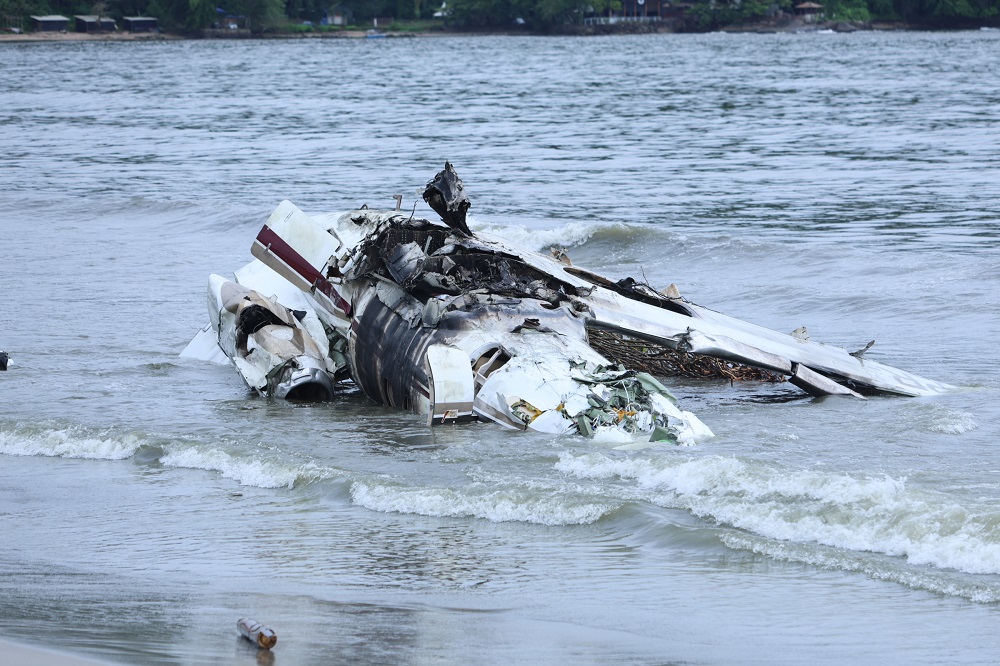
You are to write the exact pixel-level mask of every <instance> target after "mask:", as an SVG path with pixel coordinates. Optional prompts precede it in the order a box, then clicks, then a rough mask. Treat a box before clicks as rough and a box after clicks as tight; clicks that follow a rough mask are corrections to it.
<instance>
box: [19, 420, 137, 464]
mask: <svg viewBox="0 0 1000 666" xmlns="http://www.w3.org/2000/svg"><path fill="white" fill-rule="evenodd" d="M145 443H146V440H145V439H144V438H143V437H141V436H138V435H135V434H131V433H112V432H105V433H90V432H87V431H86V430H83V429H81V428H50V429H46V428H26V427H15V428H13V429H10V430H8V429H2V430H0V453H2V454H6V455H9V456H49V457H53V458H87V459H92V460H124V459H126V458H131V457H132V456H134V455H135V453H136V451H138V450H139V447H141V446H143V445H144V444H145Z"/></svg>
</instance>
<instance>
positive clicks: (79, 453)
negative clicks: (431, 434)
mask: <svg viewBox="0 0 1000 666" xmlns="http://www.w3.org/2000/svg"><path fill="white" fill-rule="evenodd" d="M141 450H145V451H146V452H147V453H148V454H149V458H150V459H151V460H154V461H156V462H159V463H160V464H162V465H163V466H164V467H173V468H181V469H201V470H207V471H212V472H218V473H219V474H220V475H221V476H222V477H223V478H226V479H231V480H233V481H235V482H237V483H238V484H240V485H243V486H255V487H258V488H281V487H286V488H291V487H293V486H295V485H296V484H299V483H311V482H315V481H320V480H324V479H329V478H335V477H337V476H338V475H339V474H340V470H336V469H333V468H326V467H321V466H318V465H315V464H313V463H310V462H298V463H297V462H294V461H289V460H287V459H286V457H284V456H281V455H280V454H277V453H270V452H265V451H255V452H252V453H239V452H232V453H231V452H227V451H226V450H224V448H223V447H221V446H217V445H215V446H213V445H207V444H205V443H203V442H196V441H189V440H178V439H165V438H159V437H155V436H150V435H142V434H137V433H132V432H115V431H100V432H98V431H91V430H88V429H86V428H83V427H79V426H73V427H67V428H44V427H24V426H18V427H14V428H11V429H7V428H0V454H3V455H9V456H47V457H52V458H80V459H89V460H126V459H129V458H132V457H134V456H136V455H137V454H139V453H140V451H141Z"/></svg>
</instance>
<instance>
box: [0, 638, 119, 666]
mask: <svg viewBox="0 0 1000 666" xmlns="http://www.w3.org/2000/svg"><path fill="white" fill-rule="evenodd" d="M0 662H3V663H4V664H5V666H95V664H107V663H108V662H105V661H97V660H95V659H87V658H86V657H77V656H74V655H71V654H66V653H65V652H57V651H55V650H48V649H44V648H37V647H32V646H29V645H24V644H22V643H11V642H8V641H4V640H0Z"/></svg>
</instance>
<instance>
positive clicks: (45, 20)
mask: <svg viewBox="0 0 1000 666" xmlns="http://www.w3.org/2000/svg"><path fill="white" fill-rule="evenodd" d="M68 26H69V19H68V18H66V17H65V16H60V15H59V14H50V15H47V16H32V17H31V29H32V30H34V31H35V32H59V31H61V30H65V29H66V28H67V27H68Z"/></svg>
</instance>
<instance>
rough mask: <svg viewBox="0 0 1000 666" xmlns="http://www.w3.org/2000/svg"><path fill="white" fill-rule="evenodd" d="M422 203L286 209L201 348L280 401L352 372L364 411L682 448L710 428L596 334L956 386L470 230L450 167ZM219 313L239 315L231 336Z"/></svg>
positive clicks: (852, 384)
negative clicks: (647, 440)
mask: <svg viewBox="0 0 1000 666" xmlns="http://www.w3.org/2000/svg"><path fill="white" fill-rule="evenodd" d="M424 199H425V200H426V201H427V202H428V203H429V204H430V205H431V207H432V208H434V210H435V211H436V212H438V214H439V215H441V218H442V220H443V221H444V224H442V223H441V222H434V221H430V220H425V219H417V218H414V217H413V216H412V215H407V214H405V213H403V212H401V211H399V210H398V209H397V210H369V209H362V210H355V211H350V212H347V213H343V214H339V215H324V216H315V217H311V216H308V215H306V214H305V213H303V212H302V211H300V210H299V209H298V208H296V207H295V206H294V205H292V204H291V203H290V202H287V201H285V202H282V203H281V204H280V205H279V206H278V208H277V209H276V210H275V211H274V213H273V214H272V215H271V216H270V218H269V219H268V220H267V222H266V224H265V225H264V227H263V228H262V229H261V231H260V233H259V234H258V236H257V238H256V240H255V242H254V244H253V247H252V250H251V251H252V253H253V255H254V256H255V257H256V258H257V261H255V262H253V263H251V264H250V265H248V266H247V267H245V268H244V269H241V270H240V271H238V272H237V273H236V284H234V283H229V284H230V285H233V286H227V287H226V292H225V293H226V294H228V295H229V298H228V299H227V298H224V297H222V296H221V295H219V294H221V293H222V291H223V286H224V285H225V280H224V279H223V278H219V277H218V276H213V277H212V278H211V282H210V290H209V291H210V297H209V308H210V311H212V312H213V316H212V325H210V326H209V327H206V329H205V331H204V332H203V333H202V334H200V335H202V336H207V337H208V338H212V339H213V341H214V344H216V348H221V349H222V350H223V351H224V352H225V355H226V356H227V357H228V358H230V359H231V360H232V361H233V362H234V364H235V365H236V366H237V368H238V369H239V370H240V372H241V374H243V376H244V378H245V379H247V382H248V384H250V385H251V386H253V387H254V388H256V389H257V390H259V391H260V392H262V393H264V394H269V395H274V396H275V397H282V394H281V391H284V395H286V396H288V397H296V396H295V392H296V391H298V392H299V394H300V396H306V395H307V394H309V393H310V391H309V390H307V388H306V387H307V386H308V385H310V384H311V383H313V382H315V383H317V384H322V386H320V387H318V388H316V389H315V390H314V391H313V393H314V394H315V395H316V396H320V397H322V396H323V395H324V394H325V393H326V389H325V386H326V383H327V380H326V379H325V378H324V375H325V376H326V377H328V378H334V379H335V378H339V377H342V376H345V375H347V374H348V373H349V374H350V376H351V377H352V378H353V380H354V382H355V383H356V384H357V385H358V386H359V387H360V388H361V389H362V390H363V391H364V392H365V394H366V395H368V396H369V397H371V398H372V399H374V400H376V401H377V402H379V403H381V404H385V405H390V406H394V407H398V408H400V409H406V410H411V411H414V412H417V413H420V414H424V415H426V416H427V419H428V422H429V423H432V424H438V423H445V422H459V421H466V420H472V419H481V420H489V421H495V422H497V423H500V424H502V425H505V426H508V427H512V428H521V429H525V428H530V429H533V430H538V431H542V432H551V433H568V432H579V433H581V434H585V435H593V434H602V435H604V436H611V437H620V438H631V437H633V436H635V435H637V434H644V435H646V436H647V437H651V438H652V439H657V440H671V441H677V442H682V443H687V442H693V441H696V440H698V439H699V438H702V437H708V436H711V432H710V431H709V429H708V428H706V427H705V426H704V425H703V424H702V423H701V422H700V421H699V420H698V419H697V417H695V416H694V415H693V414H691V413H689V412H685V411H683V410H681V409H680V408H679V407H678V406H677V405H676V401H675V400H674V399H673V396H671V395H670V393H669V391H668V390H667V389H666V388H665V387H664V386H663V385H662V384H661V383H660V382H659V381H657V380H656V379H654V378H653V377H652V376H650V375H649V374H646V373H643V372H637V371H634V370H629V369H626V368H623V367H620V366H619V365H618V364H617V363H615V362H614V359H611V358H608V357H606V356H605V355H602V354H601V353H599V352H598V351H597V350H596V349H595V348H594V347H593V346H592V345H591V343H590V337H591V336H590V333H589V332H590V331H593V330H595V329H603V330H605V331H612V332H615V333H617V334H621V335H625V336H629V337H631V338H637V339H640V340H643V341H646V342H648V343H649V344H651V345H659V346H661V347H663V348H666V349H669V350H676V351H678V352H682V353H685V354H690V355H699V356H705V357H714V358H717V359H723V360H725V361H731V362H733V363H739V364H743V365H747V366H752V367H755V368H760V369H763V370H765V371H767V372H769V373H774V374H776V375H780V376H783V377H785V378H787V379H788V381H790V382H791V383H793V384H795V385H796V386H798V387H800V388H801V389H803V390H805V391H806V392H808V393H810V394H812V395H838V394H843V395H851V396H856V397H860V396H861V395H862V394H867V393H889V394H897V395H905V396H918V395H928V394H933V393H939V392H942V391H944V390H947V389H948V388H949V387H948V386H947V385H945V384H941V383H939V382H935V381H932V380H927V379H924V378H922V377H918V376H916V375H913V374H910V373H908V372H905V371H902V370H898V369H896V368H891V367H889V366H885V365H882V364H879V363H877V362H875V361H872V360H869V359H864V360H862V359H861V358H860V354H858V355H857V356H855V355H851V354H849V353H848V352H846V351H845V350H843V349H840V348H836V347H831V346H827V345H823V344H820V343H816V342H811V341H809V340H808V339H806V338H805V336H802V335H799V336H797V337H793V336H791V335H785V334H782V333H777V332H775V331H772V330H769V329H765V328H762V327H759V326H755V325H753V324H749V323H747V322H744V321H741V320H737V319H733V318H731V317H727V316H725V315H722V314H719V313H717V312H714V311H711V310H708V309H706V308H702V307H700V306H697V305H695V304H693V303H691V302H689V301H687V300H686V299H683V298H681V297H680V296H679V295H678V294H675V293H671V294H669V295H664V294H663V293H660V292H657V291H656V290H654V289H652V288H650V287H648V286H647V285H644V284H642V283H638V282H635V281H634V280H631V279H629V278H626V279H624V280H621V281H617V282H615V281H612V280H610V279H607V278H604V277H602V276H600V275H597V274H594V273H591V272H589V271H586V270H583V269H581V268H578V267H574V266H571V265H567V263H564V262H563V261H560V260H558V259H557V258H555V257H553V256H546V255H542V254H538V253H535V252H530V251H525V250H522V249H518V248H515V247H512V246H510V245H508V244H506V243H505V242H504V241H503V240H501V239H499V238H495V237H492V236H490V235H488V234H485V233H478V234H473V233H472V232H471V231H470V230H469V229H468V227H467V225H466V222H465V212H466V210H467V209H468V208H469V203H468V199H467V198H466V197H465V194H464V188H463V186H462V183H461V181H460V180H459V179H458V176H457V174H456V173H455V172H454V169H453V168H452V167H451V165H450V164H446V167H445V170H444V171H442V172H441V173H439V174H438V175H437V176H436V177H435V179H434V180H433V181H431V182H430V183H428V185H427V189H426V190H425V193H424ZM265 266H266V267H267V268H265ZM268 268H269V269H270V270H268ZM236 287H239V288H241V289H243V290H244V291H243V292H240V291H239V289H237V288H236ZM296 289H297V290H298V292H296V291H295V290H296ZM234 299H235V300H234ZM241 299H243V300H246V302H247V303H249V302H250V301H251V300H252V301H253V302H254V303H257V304H258V305H260V304H261V303H267V302H270V303H272V304H273V305H274V309H275V312H277V313H279V314H280V313H282V312H286V313H289V314H288V315H287V316H285V317H284V318H282V317H278V319H280V320H281V321H280V322H279V321H277V320H275V318H274V317H271V318H266V317H263V318H262V317H258V319H259V321H260V322H263V324H262V325H266V326H271V327H272V331H271V335H272V336H273V335H274V330H273V327H278V328H280V326H279V324H281V323H283V324H284V325H285V326H286V327H288V328H289V329H290V330H289V331H278V333H279V334H280V335H282V336H283V337H284V338H288V339H289V340H291V339H292V337H293V336H296V335H297V333H298V332H301V333H302V334H304V335H305V336H306V337H311V338H312V339H313V342H314V344H313V345H312V346H311V347H310V348H309V349H308V350H307V349H306V347H307V346H308V345H305V344H303V345H297V346H294V348H293V347H292V346H289V345H285V346H284V347H283V348H281V349H279V350H278V353H275V351H274V349H273V348H274V347H278V345H273V344H272V345H271V347H272V349H267V348H266V347H267V346H266V345H265V344H262V343H259V342H256V338H255V336H256V335H257V332H256V331H254V330H252V328H253V326H254V325H255V323H254V322H253V321H251V322H249V323H248V324H245V325H243V326H242V327H241V325H240V323H239V315H238V311H239V310H240V301H241ZM247 299H249V300H247ZM219 313H232V317H231V318H232V319H233V323H230V324H228V325H227V324H226V323H225V322H226V315H225V314H222V315H220V314H219ZM313 318H315V319H313ZM310 322H311V325H308V324H310ZM317 323H319V324H320V326H317V325H316V324H317ZM240 336H242V337H240ZM248 339H249V340H251V341H252V342H254V346H253V348H251V349H249V350H248V344H247V342H246V340H248ZM295 339H296V340H298V339H299V338H298V337H296V338H295ZM213 341H209V342H208V343H206V342H205V341H204V340H203V341H202V342H201V343H199V342H198V338H197V337H196V339H195V341H193V342H192V345H191V346H190V347H189V350H192V351H191V352H189V353H190V354H192V355H200V356H202V357H207V356H209V355H210V353H209V352H208V351H207V350H208V349H209V348H210V347H211V346H212V343H213ZM199 347H200V348H201V351H200V352H199V351H197V349H198V348H199ZM214 351H215V350H214V349H213V350H212V353H214ZM281 352H284V353H283V354H282V353H281ZM255 355H256V356H255ZM296 378H297V379H296Z"/></svg>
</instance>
